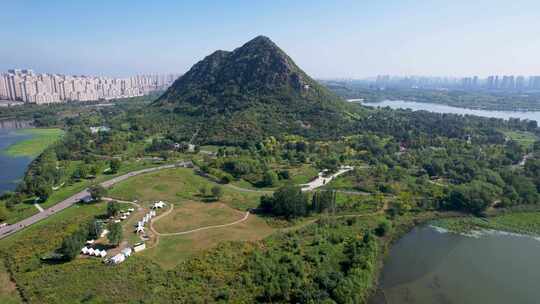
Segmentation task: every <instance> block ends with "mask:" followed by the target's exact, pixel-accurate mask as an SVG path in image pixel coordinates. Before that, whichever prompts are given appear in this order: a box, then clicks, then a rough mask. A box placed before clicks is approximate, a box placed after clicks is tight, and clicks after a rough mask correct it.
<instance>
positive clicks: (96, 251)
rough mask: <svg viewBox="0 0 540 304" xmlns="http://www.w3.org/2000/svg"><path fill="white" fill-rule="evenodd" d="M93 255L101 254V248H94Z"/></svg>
mask: <svg viewBox="0 0 540 304" xmlns="http://www.w3.org/2000/svg"><path fill="white" fill-rule="evenodd" d="M93 256H97V257H98V256H101V250H99V249H96V250H94V254H93Z"/></svg>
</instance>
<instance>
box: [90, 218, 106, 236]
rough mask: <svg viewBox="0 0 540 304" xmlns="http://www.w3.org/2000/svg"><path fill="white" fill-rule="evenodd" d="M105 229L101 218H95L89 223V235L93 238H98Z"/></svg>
mask: <svg viewBox="0 0 540 304" xmlns="http://www.w3.org/2000/svg"><path fill="white" fill-rule="evenodd" d="M102 231H103V224H102V222H101V221H99V220H93V221H91V222H90V224H89V225H88V237H89V238H91V239H97V238H99V236H100V235H101V232H102Z"/></svg>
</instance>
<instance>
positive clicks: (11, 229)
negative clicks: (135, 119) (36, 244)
mask: <svg viewBox="0 0 540 304" xmlns="http://www.w3.org/2000/svg"><path fill="white" fill-rule="evenodd" d="M187 165H189V163H188V162H180V163H176V164H170V165H163V166H159V167H153V168H147V169H142V170H137V171H132V172H129V173H126V174H124V175H120V176H117V177H115V178H112V179H110V180H107V181H104V182H102V183H100V185H101V186H103V187H104V188H110V187H111V186H113V185H114V184H117V183H119V182H121V181H124V180H126V179H128V178H130V177H133V176H136V175H139V174H143V173H149V172H154V171H159V170H163V169H170V168H175V167H184V166H187ZM89 195H90V193H89V192H88V189H84V190H83V191H81V192H79V193H76V194H74V195H72V196H71V197H69V198H67V199H65V200H63V201H61V202H59V203H58V204H56V205H54V206H52V207H50V208H48V209H45V210H44V211H43V212H39V213H36V214H34V215H32V216H31V217H28V218H26V219H24V220H22V221H19V222H17V223H15V224H12V225H8V226H6V227H3V228H0V239H3V238H5V237H7V236H9V235H12V234H14V233H15V232H17V231H19V230H22V229H24V228H26V227H28V226H30V225H32V224H35V223H37V222H39V221H41V220H43V219H46V218H48V217H49V216H51V215H53V214H55V213H57V212H58V211H61V210H64V209H66V208H68V207H71V206H73V205H74V204H76V203H78V202H79V201H81V200H82V199H83V198H85V197H87V196H89Z"/></svg>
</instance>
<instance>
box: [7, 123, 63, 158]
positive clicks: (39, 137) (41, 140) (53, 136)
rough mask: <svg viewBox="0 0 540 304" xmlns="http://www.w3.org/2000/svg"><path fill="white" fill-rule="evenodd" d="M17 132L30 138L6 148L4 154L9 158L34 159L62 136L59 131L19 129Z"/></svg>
mask: <svg viewBox="0 0 540 304" xmlns="http://www.w3.org/2000/svg"><path fill="white" fill-rule="evenodd" d="M17 132H18V133H21V134H29V135H32V137H30V138H29V139H26V140H23V141H20V142H17V143H15V144H13V145H11V146H9V147H7V149H6V150H5V151H4V153H5V154H7V155H9V156H28V157H36V156H38V155H39V154H41V152H43V150H45V149H46V148H47V147H48V146H49V145H51V144H53V143H54V142H55V141H57V140H58V139H60V137H62V135H64V131H63V130H61V129H21V130H18V131H17Z"/></svg>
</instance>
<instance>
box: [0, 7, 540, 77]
mask: <svg viewBox="0 0 540 304" xmlns="http://www.w3.org/2000/svg"><path fill="white" fill-rule="evenodd" d="M539 16H540V1H537V0H536V1H533V0H514V1H508V0H507V1H499V0H469V1H465V0H444V1H442V0H429V1H428V0H425V1H420V0H383V1H367V0H366V1H364V0H356V1H353V0H333V1H324V0H311V1H307V0H306V1H304V0H296V1H290V0H272V1H262V0H261V1H254V0H250V1H247V0H227V1H208V0H198V1H172V0H156V1H138V0H116V1H115V0H109V1H101V0H92V1H67V0H65V1H60V0H47V1H42V0H39V1H38V0H6V1H3V3H2V9H1V10H0V41H1V43H0V70H6V69H8V68H13V67H15V68H26V67H28V68H33V69H34V70H36V71H38V72H58V73H67V74H100V75H111V76H125V75H131V74H137V73H165V72H176V73H183V72H185V71H187V70H188V69H189V67H190V66H191V65H193V64H194V63H195V62H197V61H198V60H200V59H202V58H203V57H204V56H206V55H207V54H209V53H211V52H212V51H214V50H216V49H225V50H231V49H234V48H235V47H237V46H240V45H241V44H242V43H244V42H246V41H248V40H249V39H251V38H253V37H255V36H257V35H266V36H268V37H270V38H271V39H272V40H274V41H275V42H276V43H277V44H278V45H279V46H280V47H282V48H283V49H284V50H285V51H286V52H287V53H289V55H291V57H293V59H294V60H295V61H296V62H297V63H298V64H299V65H300V66H301V67H302V68H303V69H304V70H306V72H308V73H309V74H311V75H313V76H314V77H322V78H330V77H354V78H358V77H367V76H375V75H377V74H394V75H450V76H468V75H480V76H485V75H488V74H524V75H532V74H534V75H540V39H539V37H540V18H539Z"/></svg>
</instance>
